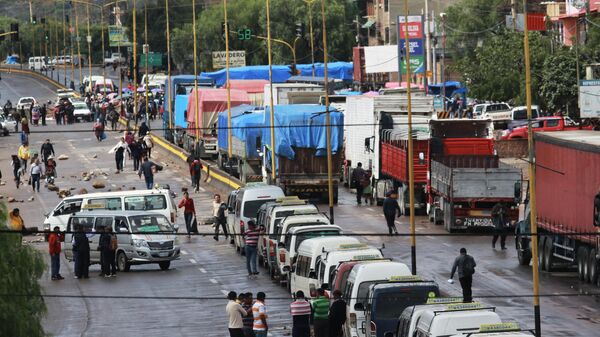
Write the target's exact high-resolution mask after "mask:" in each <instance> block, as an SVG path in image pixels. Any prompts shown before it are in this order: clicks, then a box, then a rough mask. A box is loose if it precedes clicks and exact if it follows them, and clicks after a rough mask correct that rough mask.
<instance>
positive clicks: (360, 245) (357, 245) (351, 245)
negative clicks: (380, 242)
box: [338, 243, 369, 250]
mask: <svg viewBox="0 0 600 337" xmlns="http://www.w3.org/2000/svg"><path fill="white" fill-rule="evenodd" d="M367 247H369V246H367V245H366V244H364V243H345V244H341V245H339V246H338V249H339V250H344V249H348V250H350V249H362V248H367Z"/></svg>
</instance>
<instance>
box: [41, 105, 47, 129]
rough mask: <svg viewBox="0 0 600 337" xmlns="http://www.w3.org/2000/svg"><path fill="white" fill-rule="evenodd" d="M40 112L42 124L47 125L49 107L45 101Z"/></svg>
mask: <svg viewBox="0 0 600 337" xmlns="http://www.w3.org/2000/svg"><path fill="white" fill-rule="evenodd" d="M40 114H41V115H42V126H46V116H47V115H48V108H47V107H46V103H44V104H43V105H42V107H41V108H40Z"/></svg>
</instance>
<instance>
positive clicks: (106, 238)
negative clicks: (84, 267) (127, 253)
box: [98, 226, 116, 277]
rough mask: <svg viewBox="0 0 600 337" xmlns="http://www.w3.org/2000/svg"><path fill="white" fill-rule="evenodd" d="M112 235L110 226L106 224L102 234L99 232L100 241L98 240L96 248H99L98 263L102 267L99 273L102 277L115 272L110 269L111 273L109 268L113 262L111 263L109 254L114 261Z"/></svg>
mask: <svg viewBox="0 0 600 337" xmlns="http://www.w3.org/2000/svg"><path fill="white" fill-rule="evenodd" d="M112 237H113V234H112V230H111V228H110V226H106V228H104V231H103V232H102V234H100V241H99V242H98V250H100V265H101V268H102V273H101V274H100V275H101V276H104V277H111V276H112V275H113V274H115V270H114V269H113V270H112V273H111V270H110V268H111V266H114V262H113V263H111V256H112V260H113V261H114V253H113V252H114V251H112V244H113V243H112ZM111 253H112V254H111ZM115 269H116V268H115Z"/></svg>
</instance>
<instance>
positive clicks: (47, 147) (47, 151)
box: [40, 139, 55, 165]
mask: <svg viewBox="0 0 600 337" xmlns="http://www.w3.org/2000/svg"><path fill="white" fill-rule="evenodd" d="M40 154H41V155H42V161H43V162H44V165H48V157H50V156H54V155H55V154H54V146H53V145H52V143H50V139H46V141H45V142H44V144H42V148H41V149H40Z"/></svg>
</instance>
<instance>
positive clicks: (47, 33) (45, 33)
mask: <svg viewBox="0 0 600 337" xmlns="http://www.w3.org/2000/svg"><path fill="white" fill-rule="evenodd" d="M44 39H46V43H48V42H49V41H50V32H48V31H47V30H45V31H44Z"/></svg>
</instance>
